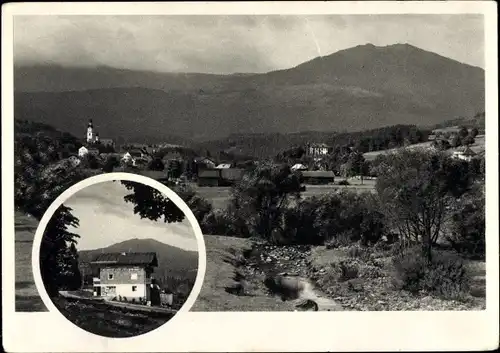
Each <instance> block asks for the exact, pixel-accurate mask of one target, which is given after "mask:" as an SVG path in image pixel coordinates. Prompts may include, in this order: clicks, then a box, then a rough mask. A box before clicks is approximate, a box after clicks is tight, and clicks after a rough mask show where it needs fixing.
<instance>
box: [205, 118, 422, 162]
mask: <svg viewBox="0 0 500 353" xmlns="http://www.w3.org/2000/svg"><path fill="white" fill-rule="evenodd" d="M430 134H431V130H430V129H424V128H419V127H417V126H415V125H394V126H388V127H382V128H378V129H372V130H366V131H358V132H342V133H338V132H301V133H292V134H279V133H275V134H250V135H236V136H235V135H233V136H230V137H228V138H227V139H224V140H218V141H209V142H204V143H201V144H199V146H200V148H204V149H207V150H210V151H212V153H213V151H237V153H238V154H239V155H244V156H253V157H257V158H260V159H267V158H273V157H274V156H276V155H277V154H279V153H281V152H283V151H286V150H287V149H289V148H290V146H305V145H306V144H308V143H314V142H324V143H326V144H328V145H330V146H332V147H334V148H342V147H343V146H349V147H355V148H356V149H358V150H359V151H360V152H361V153H365V152H370V151H379V150H384V149H388V148H396V147H400V146H404V145H405V144H415V143H420V142H425V141H427V139H428V136H429V135H430Z"/></svg>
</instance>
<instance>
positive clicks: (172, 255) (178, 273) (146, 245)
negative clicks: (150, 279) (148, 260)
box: [78, 238, 198, 279]
mask: <svg viewBox="0 0 500 353" xmlns="http://www.w3.org/2000/svg"><path fill="white" fill-rule="evenodd" d="M118 252H155V253H156V256H157V258H158V269H156V270H155V273H156V274H157V275H158V276H160V277H165V276H173V277H186V278H191V279H194V278H196V274H197V271H198V252H196V251H189V250H184V249H181V248H178V247H175V246H173V245H168V244H165V243H162V242H160V241H157V240H155V239H151V238H148V239H137V238H134V239H128V240H125V241H122V242H119V243H115V244H112V245H109V246H107V247H104V248H98V249H90V250H80V251H78V255H79V261H80V262H81V263H89V262H90V261H91V260H92V258H93V257H94V256H96V255H97V254H100V253H118Z"/></svg>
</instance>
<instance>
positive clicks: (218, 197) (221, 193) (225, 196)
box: [193, 178, 375, 209]
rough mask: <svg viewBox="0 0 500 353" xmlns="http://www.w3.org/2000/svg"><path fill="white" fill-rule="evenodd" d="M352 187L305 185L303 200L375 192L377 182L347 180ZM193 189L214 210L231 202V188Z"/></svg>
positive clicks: (202, 187) (208, 187) (302, 194)
mask: <svg viewBox="0 0 500 353" xmlns="http://www.w3.org/2000/svg"><path fill="white" fill-rule="evenodd" d="M339 180H343V178H339V179H337V180H336V181H335V183H337V182H338V181H339ZM347 181H348V182H349V184H350V185H337V184H328V185H305V187H306V190H305V191H304V192H302V193H301V196H302V197H303V198H307V197H312V196H321V195H324V194H326V193H328V192H332V191H336V190H345V189H347V190H353V191H358V192H362V191H374V190H375V180H373V179H365V180H363V182H361V180H360V179H356V178H349V179H347ZM193 188H194V189H195V190H196V192H197V193H198V194H199V195H200V196H201V197H203V198H204V199H206V200H207V201H210V202H211V203H212V205H213V207H214V208H219V209H222V208H225V207H226V206H227V204H228V202H229V199H230V197H231V188H230V187H221V186H201V187H200V186H196V185H194V186H193Z"/></svg>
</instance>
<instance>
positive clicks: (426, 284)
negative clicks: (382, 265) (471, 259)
mask: <svg viewBox="0 0 500 353" xmlns="http://www.w3.org/2000/svg"><path fill="white" fill-rule="evenodd" d="M393 264H394V268H395V271H396V272H395V281H394V284H395V286H396V287H397V288H398V289H404V290H407V291H409V292H412V293H418V292H420V291H424V292H428V293H433V294H436V295H438V296H440V297H443V298H447V299H461V298H463V297H464V294H465V293H467V292H468V290H469V282H470V278H469V275H468V273H467V271H466V269H465V265H464V262H463V260H462V259H461V258H460V257H458V256H456V255H453V254H446V253H439V252H435V254H434V257H433V259H432V260H431V262H429V261H428V260H427V258H426V257H424V256H423V254H422V250H421V248H420V247H416V248H412V249H409V250H407V251H405V252H403V253H401V254H400V255H399V256H396V257H395V258H394V260H393Z"/></svg>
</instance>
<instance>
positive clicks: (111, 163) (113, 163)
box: [102, 156, 120, 173]
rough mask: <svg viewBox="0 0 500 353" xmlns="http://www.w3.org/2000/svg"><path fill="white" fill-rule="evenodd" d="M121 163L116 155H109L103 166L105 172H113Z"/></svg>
mask: <svg viewBox="0 0 500 353" xmlns="http://www.w3.org/2000/svg"><path fill="white" fill-rule="evenodd" d="M119 165H120V162H119V161H118V158H116V157H115V156H108V158H107V159H106V162H104V166H103V167H102V170H103V172H105V173H111V172H112V171H113V170H114V169H115V168H116V167H118V166H119Z"/></svg>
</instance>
